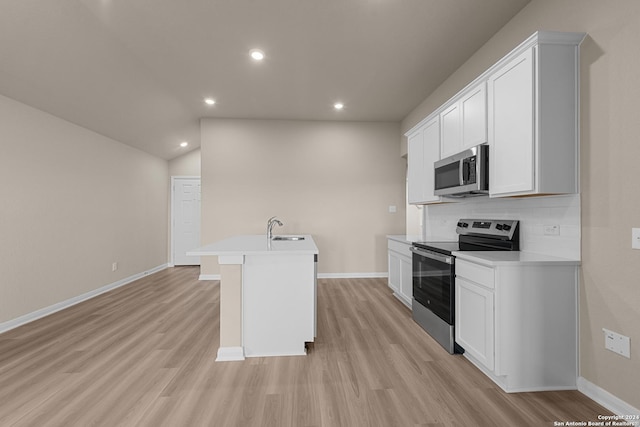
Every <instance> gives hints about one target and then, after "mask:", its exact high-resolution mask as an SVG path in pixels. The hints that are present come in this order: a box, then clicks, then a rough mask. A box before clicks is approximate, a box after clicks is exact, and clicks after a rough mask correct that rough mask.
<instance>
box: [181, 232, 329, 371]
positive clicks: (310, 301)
mask: <svg viewBox="0 0 640 427" xmlns="http://www.w3.org/2000/svg"><path fill="white" fill-rule="evenodd" d="M302 237H304V239H300V240H295V241H271V242H268V241H267V239H266V237H265V236H263V235H250V236H237V237H232V238H229V239H226V240H222V241H219V242H216V243H213V244H210V245H207V246H204V247H202V248H199V249H196V250H193V251H189V252H188V255H190V256H191V255H198V256H211V255H214V256H218V263H219V264H220V273H221V280H220V348H219V349H218V354H217V358H216V361H231V360H244V358H245V357H265V356H294V355H305V354H306V344H307V343H308V342H312V341H314V339H315V336H316V324H317V323H316V286H317V285H316V276H317V274H316V261H317V255H318V248H317V247H316V245H315V242H314V241H313V238H312V237H311V236H309V235H305V236H302Z"/></svg>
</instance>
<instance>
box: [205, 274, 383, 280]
mask: <svg viewBox="0 0 640 427" xmlns="http://www.w3.org/2000/svg"><path fill="white" fill-rule="evenodd" d="M381 277H389V273H386V272H385V273H318V279H374V278H381ZM198 280H220V275H219V274H201V275H200V276H199V277H198Z"/></svg>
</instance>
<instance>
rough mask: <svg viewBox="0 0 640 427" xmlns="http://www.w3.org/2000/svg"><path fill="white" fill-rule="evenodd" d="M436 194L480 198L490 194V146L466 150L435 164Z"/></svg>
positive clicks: (479, 146)
mask: <svg viewBox="0 0 640 427" xmlns="http://www.w3.org/2000/svg"><path fill="white" fill-rule="evenodd" d="M433 166H434V174H435V181H434V182H435V184H434V185H435V188H434V194H435V195H437V196H449V197H467V196H480V195H483V194H487V193H488V192H489V146H488V145H486V144H482V145H477V146H475V147H472V148H469V149H468V150H464V151H462V152H460V153H458V154H454V155H453V156H450V157H446V158H444V159H442V160H438V161H437V162H435V163H434V164H433Z"/></svg>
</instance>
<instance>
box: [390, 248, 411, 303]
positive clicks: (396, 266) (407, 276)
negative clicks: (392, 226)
mask: <svg viewBox="0 0 640 427" xmlns="http://www.w3.org/2000/svg"><path fill="white" fill-rule="evenodd" d="M410 247H411V246H410V244H409V243H402V242H399V241H396V240H393V239H389V243H388V249H389V251H388V254H389V287H390V288H391V289H392V290H393V294H394V295H395V297H396V298H398V299H399V300H400V301H402V302H403V303H404V304H405V305H406V306H407V307H409V308H411V299H412V298H413V267H412V264H411V251H410V250H409V248H410Z"/></svg>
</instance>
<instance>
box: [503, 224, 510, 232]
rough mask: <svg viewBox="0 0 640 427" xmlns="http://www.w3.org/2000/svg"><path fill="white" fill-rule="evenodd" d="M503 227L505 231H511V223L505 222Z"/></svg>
mask: <svg viewBox="0 0 640 427" xmlns="http://www.w3.org/2000/svg"><path fill="white" fill-rule="evenodd" d="M502 229H503V230H504V231H509V230H511V226H510V225H509V224H504V225H503V226H502Z"/></svg>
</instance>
